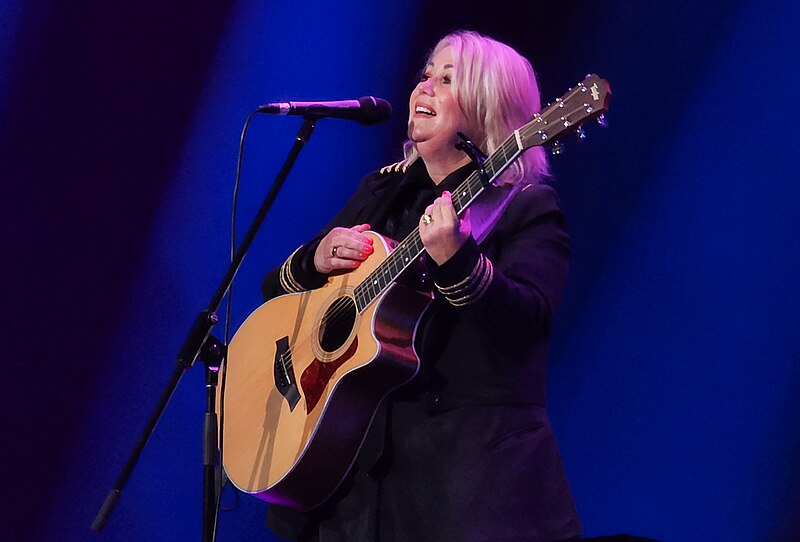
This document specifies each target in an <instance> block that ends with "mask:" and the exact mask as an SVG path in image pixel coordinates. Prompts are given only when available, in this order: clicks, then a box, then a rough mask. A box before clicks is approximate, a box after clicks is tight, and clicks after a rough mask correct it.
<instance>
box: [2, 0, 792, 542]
mask: <svg viewBox="0 0 800 542" xmlns="http://www.w3.org/2000/svg"><path fill="white" fill-rule="evenodd" d="M95 4H97V3H93V2H74V3H70V4H64V3H61V2H56V1H54V0H51V1H49V2H47V1H45V2H39V3H36V4H35V5H34V4H27V3H23V2H15V1H11V2H5V3H3V4H2V5H0V54H2V57H0V159H2V161H1V162H0V167H1V168H2V169H0V178H2V181H3V183H2V186H3V207H2V209H3V211H2V228H3V230H2V231H3V235H2V249H3V264H2V268H3V281H2V282H3V284H4V292H3V294H4V295H3V299H4V303H5V308H6V310H5V311H4V314H3V317H4V318H3V325H2V326H1V328H2V329H3V331H2V333H3V335H2V337H3V344H4V347H5V349H4V353H5V355H4V356H3V358H4V359H5V360H7V361H8V364H7V366H6V367H5V369H6V375H5V376H6V378H7V381H6V386H5V388H6V393H4V394H3V395H4V408H3V409H2V410H3V420H4V422H3V423H4V427H5V429H6V431H7V439H6V441H5V442H6V444H5V450H6V451H5V452H4V457H5V458H6V464H7V470H10V472H11V477H10V479H8V482H7V486H6V488H5V490H4V491H3V496H2V503H0V505H2V508H3V510H4V520H3V521H2V523H0V534H2V538H3V539H4V540H64V541H73V540H75V541H78V540H87V539H90V537H91V536H92V535H91V534H90V533H89V525H90V524H91V522H92V519H93V517H94V515H95V513H96V512H97V510H98V509H99V507H100V505H101V504H102V502H103V500H104V499H105V496H106V493H107V492H108V490H109V489H110V488H111V486H112V484H113V482H114V479H115V477H116V475H117V474H118V472H119V470H120V469H121V467H122V465H123V463H124V462H125V460H126V458H127V454H128V452H129V451H130V449H131V448H132V446H133V445H134V443H135V441H136V439H137V438H138V436H139V432H140V431H141V429H142V427H143V426H144V424H145V421H146V419H147V418H148V416H149V414H150V412H151V409H152V408H153V406H154V405H155V402H156V400H157V398H158V396H159V394H160V392H161V390H162V388H163V386H164V385H165V384H166V380H167V378H168V377H169V375H170V374H171V373H172V370H173V366H174V362H173V359H174V356H175V354H176V353H177V350H178V348H179V347H180V344H181V342H182V340H183V338H184V336H185V333H186V332H187V330H188V328H189V326H190V324H191V322H192V321H193V319H194V317H195V315H196V314H197V312H198V311H199V310H201V309H202V308H204V307H205V305H206V304H207V303H208V300H209V299H210V297H211V295H212V293H213V292H214V290H215V288H216V286H217V284H218V282H219V280H220V279H221V277H222V275H223V273H224V271H225V269H226V267H227V259H228V257H229V245H228V243H229V235H230V206H231V200H232V186H233V178H234V173H235V165H236V153H237V148H238V139H239V133H240V130H241V128H242V125H243V123H244V120H245V118H246V117H247V115H248V114H249V113H250V111H252V110H253V109H254V108H255V107H256V106H257V105H259V104H261V103H265V102H270V101H284V100H290V99H300V100H302V99H346V98H357V97H359V96H363V95H366V94H373V95H376V96H380V97H384V98H386V99H389V100H390V101H391V102H392V104H393V106H394V114H393V117H392V120H391V121H390V122H389V123H388V124H385V125H382V126H377V127H370V128H366V127H362V126H360V125H358V124H355V123H349V122H345V121H337V120H328V119H326V120H323V121H321V122H319V123H318V126H317V129H316V132H315V133H314V135H313V137H312V138H311V141H310V142H309V144H308V146H307V147H306V149H305V150H304V151H303V153H302V154H301V156H300V159H299V161H298V163H297V165H296V167H295V169H294V171H293V172H292V174H291V176H290V177H289V180H288V181H287V184H286V187H285V188H284V190H283V192H282V193H281V195H280V196H279V198H278V199H277V201H276V204H275V208H274V210H273V212H272V214H271V215H270V216H269V218H268V219H267V221H266V223H265V225H264V228H263V230H262V232H261V233H260V235H259V237H258V238H257V240H256V243H255V245H254V247H253V249H252V252H251V253H250V255H249V256H248V257H247V259H246V260H245V263H244V267H243V269H242V271H241V272H240V274H239V276H238V278H237V281H236V286H235V291H234V310H233V318H232V324H233V327H234V329H235V328H236V326H238V325H239V324H240V323H241V322H242V320H243V319H244V318H245V317H246V316H247V315H248V314H249V313H250V312H251V311H252V310H253V309H255V308H256V307H257V306H258V304H259V302H260V297H259V292H258V289H259V283H260V280H261V278H262V276H263V274H264V273H265V272H266V270H268V269H269V268H271V267H273V266H275V265H277V264H279V263H280V262H281V261H282V260H283V259H284V258H285V257H286V256H287V254H288V253H290V252H291V251H292V250H293V249H294V248H295V247H296V246H297V245H299V244H300V243H302V242H303V241H304V240H306V239H307V238H308V237H310V236H311V235H313V234H314V233H315V232H317V231H318V229H319V228H320V227H322V226H323V225H324V224H325V223H326V222H327V220H328V219H329V218H330V217H331V216H332V215H333V213H335V211H336V210H337V209H338V208H339V207H340V206H341V205H342V203H343V202H344V200H345V198H346V197H347V196H348V195H349V193H350V192H351V191H352V190H353V188H354V187H355V186H356V183H357V182H358V181H359V179H360V178H361V176H363V175H364V174H365V173H367V172H368V171H370V170H373V169H376V168H378V167H381V166H383V165H386V164H388V163H390V162H393V161H395V160H396V159H398V158H399V156H400V143H401V141H402V139H403V136H404V132H405V119H406V118H407V114H408V111H407V97H408V93H409V91H410V90H411V88H412V86H413V85H414V83H415V81H414V79H415V75H416V72H417V70H418V68H419V67H421V63H422V61H423V59H424V57H425V53H426V51H427V49H428V48H429V47H431V46H432V45H433V44H434V43H435V41H436V39H437V38H438V37H440V36H441V35H443V34H444V33H446V32H448V31H451V30H454V29H458V28H469V29H475V30H479V31H482V32H485V33H487V34H489V35H493V36H495V37H497V38H499V39H501V40H504V41H507V42H509V43H510V44H511V45H513V46H515V47H517V48H518V49H519V50H521V51H522V52H523V53H524V54H526V55H527V56H528V57H530V58H531V59H532V60H533V63H534V66H535V67H536V68H537V71H538V72H539V76H540V81H541V86H542V90H543V94H544V96H545V97H546V98H554V97H556V96H558V95H560V94H562V93H563V92H564V91H565V90H566V88H567V87H569V86H572V85H573V84H574V83H575V82H577V81H578V80H580V79H581V78H582V77H583V76H584V75H585V73H587V72H596V73H598V74H599V75H601V76H603V77H605V78H607V79H609V80H610V82H611V87H612V91H613V98H612V103H611V112H610V114H609V115H608V117H609V121H610V127H609V128H608V129H607V130H602V129H600V128H590V129H589V139H588V141H587V142H585V143H580V144H578V143H577V142H576V143H574V144H568V146H567V152H566V154H564V155H563V156H560V157H557V158H555V159H554V161H553V171H554V181H553V182H554V183H555V185H556V187H557V188H558V189H559V191H560V193H561V197H562V204H563V208H564V210H565V212H566V214H567V216H568V219H569V221H570V225H571V235H572V248H573V262H572V269H571V276H570V283H569V285H568V290H567V293H566V298H565V301H564V305H563V306H562V308H561V312H560V313H559V315H558V319H557V329H556V336H555V340H554V345H553V350H552V355H551V365H550V385H549V392H548V393H549V401H550V412H551V417H552V419H553V423H554V426H555V429H556V433H557V435H558V437H559V445H560V448H561V451H562V454H563V456H564V461H565V464H566V468H567V472H568V474H569V477H570V480H571V484H572V488H573V492H574V494H575V498H576V501H577V503H578V507H579V511H580V513H581V515H582V517H583V520H584V527H585V532H586V535H587V536H600V535H610V534H617V533H626V532H627V533H633V534H637V535H640V536H648V537H652V538H655V539H658V540H663V541H676V542H677V541H686V540H704V541H720V542H721V541H725V542H751V541H760V540H764V541H767V540H770V541H772V540H776V541H787V542H788V541H793V540H797V539H798V537H800V492H798V490H797V489H796V487H798V486H800V469H799V468H798V462H797V460H796V458H797V456H798V454H799V453H800V438H799V437H798V431H797V428H798V427H800V409H798V404H797V395H798V390H800V367H799V366H800V364H799V363H798V362H800V348H799V347H798V345H799V344H800V342H799V341H798V339H797V336H798V331H799V330H798V327H799V326H798V324H799V323H800V308H798V307H800V282H799V281H798V280H797V277H798V276H800V252H799V251H798V248H800V246H799V245H798V242H797V236H798V232H799V231H800V212H798V210H797V201H800V187H799V186H798V182H797V179H798V173H797V172H798V171H800V154H798V152H797V151H796V148H797V147H798V143H800V138H798V137H797V136H796V135H795V134H794V132H793V128H792V122H793V120H794V118H796V117H797V116H798V113H800V111H798V109H800V106H798V100H797V99H796V97H795V94H796V90H795V89H797V88H799V87H800V75H799V74H798V70H797V62H796V60H794V56H795V55H796V52H797V51H798V50H800V39H799V38H797V37H796V31H797V28H798V27H800V7H797V6H795V5H794V4H791V3H788V2H778V1H774V0H768V1H766V2H762V3H759V4H757V5H756V4H755V3H745V2H724V1H722V0H710V1H707V2H699V3H698V2H691V1H689V0H679V1H677V2H670V3H668V4H665V5H664V6H656V4H655V3H650V2H648V3H635V4H631V3H629V2H604V3H602V5H591V4H589V3H588V2H573V3H569V4H567V5H565V4H566V3H563V2H547V3H545V2H541V3H528V4H525V6H524V7H520V6H521V4H520V5H514V4H515V3H509V5H508V6H502V5H491V6H485V5H483V3H480V4H479V3H477V2H466V3H463V2H462V3H460V4H451V5H447V6H443V5H441V3H439V2H430V1H427V2H426V1H424V0H418V1H411V2H399V1H394V0H393V1H390V2H383V3H369V2H364V1H355V0H349V1H343V2H337V3H328V2H321V1H308V2H295V3H291V4H289V3H280V2H258V1H255V0H245V1H241V2H237V3H235V4H232V5H224V6H223V5H220V4H219V3H215V2H200V3H196V2H194V3H188V2H187V3H178V4H182V5H178V4H172V5H170V6H168V7H166V6H164V5H160V4H156V3H152V4H151V5H138V4H137V5H136V6H125V7H123V6H116V5H113V6H112V5H109V6H105V5H95ZM518 4H519V3H518ZM529 4H530V5H529ZM299 126H300V121H299V120H298V119H296V118H288V117H266V116H260V117H257V118H256V119H255V120H254V122H253V124H252V126H251V128H250V135H249V137H248V140H247V145H246V149H245V158H244V169H243V175H242V187H241V193H240V198H241V200H240V207H239V238H240V239H241V235H242V234H243V233H244V229H245V227H246V226H247V225H248V224H249V221H250V219H251V218H252V217H253V215H254V214H255V212H256V210H257V208H258V206H259V204H260V202H261V200H262V198H263V195H264V194H265V193H266V190H267V189H268V186H269V183H270V182H271V180H272V178H273V177H274V175H275V174H276V173H277V170H278V168H279V166H280V164H281V163H282V161H283V158H284V157H285V155H286V153H287V152H288V150H289V148H290V146H291V144H292V142H293V139H294V136H295V133H296V131H297V129H298V128H299ZM216 334H217V335H218V336H221V335H222V329H221V327H220V328H219V329H217V330H216ZM203 409H204V384H203V371H202V367H200V366H197V367H195V368H193V369H192V370H190V371H188V372H187V374H186V375H185V377H184V378H183V380H182V382H181V385H180V386H179V388H178V390H177V392H176V394H175V396H174V397H173V399H172V401H171V402H170V404H169V406H168V409H167V411H166V414H165V415H164V417H163V419H162V420H161V422H160V423H159V425H158V427H157V428H156V431H155V432H154V434H153V436H152V439H151V441H150V443H149V445H148V446H147V448H146V449H145V451H144V453H143V455H142V457H141V460H140V462H139V465H138V466H137V468H136V470H135V471H134V472H133V475H132V476H131V478H130V481H129V483H128V485H127V487H126V488H125V491H124V493H123V496H122V499H121V501H120V503H119V506H118V507H117V509H116V511H115V513H114V515H113V516H112V517H111V520H110V522H109V524H108V526H107V528H106V531H105V532H104V533H103V534H102V536H100V537H99V538H97V540H107V541H131V540H148V541H159V540H164V541H167V540H170V541H171V540H199V539H200V521H201V518H200V516H201V513H200V512H201V490H202V469H201V465H200V461H201V428H202V415H203ZM413 498H414V497H413V495H410V496H409V499H413ZM223 506H224V509H225V510H224V511H223V512H222V513H221V515H220V519H219V536H218V540H219V541H220V542H226V541H233V540H265V541H269V540H276V539H275V538H274V537H273V536H272V535H271V534H270V533H269V532H268V531H267V530H266V529H265V527H264V517H265V511H266V505H265V504H264V503H262V502H261V501H259V500H257V499H254V498H252V497H249V496H246V495H241V496H239V495H237V494H236V493H235V492H234V491H233V490H232V489H230V488H228V489H227V490H226V492H225V494H224V497H223Z"/></svg>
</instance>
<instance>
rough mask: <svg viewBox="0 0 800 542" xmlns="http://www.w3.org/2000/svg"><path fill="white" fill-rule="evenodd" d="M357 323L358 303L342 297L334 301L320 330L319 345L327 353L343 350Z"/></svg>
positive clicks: (323, 318)
mask: <svg viewBox="0 0 800 542" xmlns="http://www.w3.org/2000/svg"><path fill="white" fill-rule="evenodd" d="M355 322H356V303H355V301H354V300H353V298H351V297H340V298H339V299H337V300H336V301H334V302H333V303H332V304H331V306H330V307H328V310H327V311H326V312H325V315H324V316H323V317H322V324H321V325H320V329H319V334H320V336H319V344H320V346H321V347H322V349H323V350H324V351H326V352H334V351H335V350H338V349H339V348H341V347H342V346H343V345H344V343H345V341H346V340H347V338H348V337H349V336H350V332H351V331H352V330H353V325H354V324H355Z"/></svg>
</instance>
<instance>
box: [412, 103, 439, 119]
mask: <svg viewBox="0 0 800 542" xmlns="http://www.w3.org/2000/svg"><path fill="white" fill-rule="evenodd" d="M414 113H419V114H421V115H427V116H429V117H435V116H436V113H435V112H434V111H433V110H432V109H428V108H427V107H425V106H424V105H418V106H416V107H415V108H414Z"/></svg>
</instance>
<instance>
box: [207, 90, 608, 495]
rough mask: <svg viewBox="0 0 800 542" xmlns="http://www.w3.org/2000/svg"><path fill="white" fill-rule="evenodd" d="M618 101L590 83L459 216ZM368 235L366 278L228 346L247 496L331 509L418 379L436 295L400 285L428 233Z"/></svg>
mask: <svg viewBox="0 0 800 542" xmlns="http://www.w3.org/2000/svg"><path fill="white" fill-rule="evenodd" d="M609 99H610V89H609V86H608V83H607V82H606V81H604V80H603V79H600V78H599V77H597V76H596V75H589V76H587V77H586V79H585V80H584V81H582V82H581V83H579V84H578V85H577V86H576V87H575V88H572V89H570V90H569V92H567V93H566V94H565V95H564V96H562V97H561V98H559V99H557V100H556V101H555V102H554V103H552V104H550V105H548V106H547V107H546V108H545V109H544V110H543V111H542V112H541V113H539V114H537V115H535V116H534V117H533V119H531V120H530V121H529V122H528V123H526V124H525V125H524V126H522V127H521V128H519V129H518V130H515V131H514V132H513V133H512V134H511V135H510V136H509V137H508V138H507V139H506V140H505V142H504V143H503V144H502V145H501V146H500V147H499V148H498V149H497V150H495V151H494V152H493V153H492V154H491V155H490V156H489V157H487V158H486V160H485V162H484V164H483V170H484V171H483V173H484V174H483V175H481V174H479V172H477V171H476V172H474V173H472V174H471V175H470V176H469V177H468V178H467V179H466V180H465V181H464V182H463V183H462V184H461V185H460V186H459V187H458V189H457V190H455V191H453V194H452V200H453V205H454V206H455V209H456V211H457V212H458V213H462V212H463V211H464V210H465V209H466V208H467V207H468V206H469V205H470V203H471V202H472V201H473V200H474V199H475V198H476V197H477V196H478V195H479V194H480V193H481V192H482V191H483V190H485V189H486V190H491V189H492V181H494V180H495V179H497V177H498V176H499V175H500V174H501V173H502V172H503V171H504V170H505V169H506V168H507V167H508V166H509V165H510V164H511V163H513V161H514V160H515V159H516V158H517V157H519V156H520V154H521V153H522V152H523V151H525V150H526V149H529V148H531V147H535V146H541V145H546V144H548V143H551V142H554V141H555V140H556V139H557V138H558V137H560V136H561V135H563V134H564V133H567V132H570V131H573V130H576V129H577V130H580V126H581V124H582V123H584V122H585V121H587V120H588V119H592V118H595V117H598V116H600V115H602V113H604V112H605V111H606V110H607V107H608V102H609ZM367 235H369V236H371V237H372V239H373V247H374V252H373V254H372V255H371V256H370V257H369V258H367V259H366V260H365V261H364V262H363V263H362V264H361V266H360V267H358V268H357V269H355V270H353V271H351V272H348V273H344V274H339V275H335V276H331V277H330V278H329V280H328V282H327V284H325V285H324V286H323V287H321V288H319V289H316V290H312V291H308V292H302V293H297V294H287V295H283V296H280V297H276V298H274V299H272V300H270V301H268V302H266V303H264V304H263V305H261V306H260V307H259V308H258V309H256V310H255V311H254V312H253V313H252V314H251V315H250V316H249V317H248V318H247V320H246V321H245V322H244V323H243V324H242V326H241V327H240V328H239V330H238V331H237V332H236V334H235V335H234V337H233V340H232V341H231V343H230V345H229V349H228V358H227V363H226V365H225V367H224V369H223V370H224V371H225V373H226V374H225V379H226V383H225V394H224V405H222V408H221V412H222V413H223V415H224V420H223V424H222V434H221V436H220V438H221V442H222V443H223V444H224V448H223V451H224V455H223V461H224V467H225V470H226V471H227V474H228V477H229V478H230V480H231V481H232V482H233V484H234V485H235V486H236V487H238V488H239V489H240V490H242V491H244V492H246V493H250V494H253V495H255V496H257V497H259V498H260V499H263V500H265V501H268V502H271V503H276V504H281V505H284V506H288V507H291V508H294V509H297V510H309V509H311V508H314V507H316V506H318V505H319V504H321V503H322V502H323V501H325V499H326V498H327V497H329V496H330V494H331V493H332V492H333V491H334V490H335V489H336V488H337V487H338V485H339V484H340V483H341V481H342V480H343V479H344V477H345V475H346V474H347V472H348V470H349V469H350V467H351V466H352V464H353V461H354V460H355V457H356V455H357V453H358V450H359V448H360V446H361V444H362V442H363V440H364V437H365V435H366V433H367V430H368V428H369V426H370V423H371V421H372V418H373V416H374V415H375V411H376V410H377V408H378V405H379V404H380V402H381V400H382V399H383V398H384V397H385V396H386V395H387V394H388V393H389V392H390V391H392V390H393V389H396V388H397V387H399V386H401V385H403V384H404V383H406V382H408V381H409V380H411V379H412V378H413V377H414V375H415V374H416V372H417V369H418V367H419V359H418V357H417V354H416V352H415V351H414V334H415V332H416V327H417V323H418V322H419V320H420V318H421V316H422V314H423V313H424V311H425V310H426V308H427V307H428V305H429V304H430V302H431V294H430V293H423V292H417V291H415V290H413V289H411V288H409V287H407V286H405V285H403V284H401V283H399V282H398V280H397V279H398V277H400V275H401V274H402V273H403V272H404V271H405V270H406V269H407V268H409V266H411V265H412V264H413V263H414V262H416V261H417V260H418V259H419V258H420V257H421V256H422V254H423V250H424V247H423V244H422V241H421V239H420V236H419V230H418V229H416V230H414V231H413V232H412V233H411V234H410V235H409V236H408V237H406V239H405V240H403V241H402V242H401V243H399V244H398V243H394V242H392V241H390V240H388V239H386V238H384V237H382V236H380V235H378V234H376V233H374V232H367ZM220 393H221V387H220ZM217 404H218V405H221V401H218V402H217Z"/></svg>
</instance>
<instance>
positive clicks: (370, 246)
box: [364, 245, 374, 252]
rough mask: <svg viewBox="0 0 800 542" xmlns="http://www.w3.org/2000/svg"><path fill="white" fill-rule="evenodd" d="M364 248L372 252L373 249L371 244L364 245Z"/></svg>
mask: <svg viewBox="0 0 800 542" xmlns="http://www.w3.org/2000/svg"><path fill="white" fill-rule="evenodd" d="M364 250H365V251H367V252H372V251H373V250H374V249H373V248H372V245H364Z"/></svg>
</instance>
